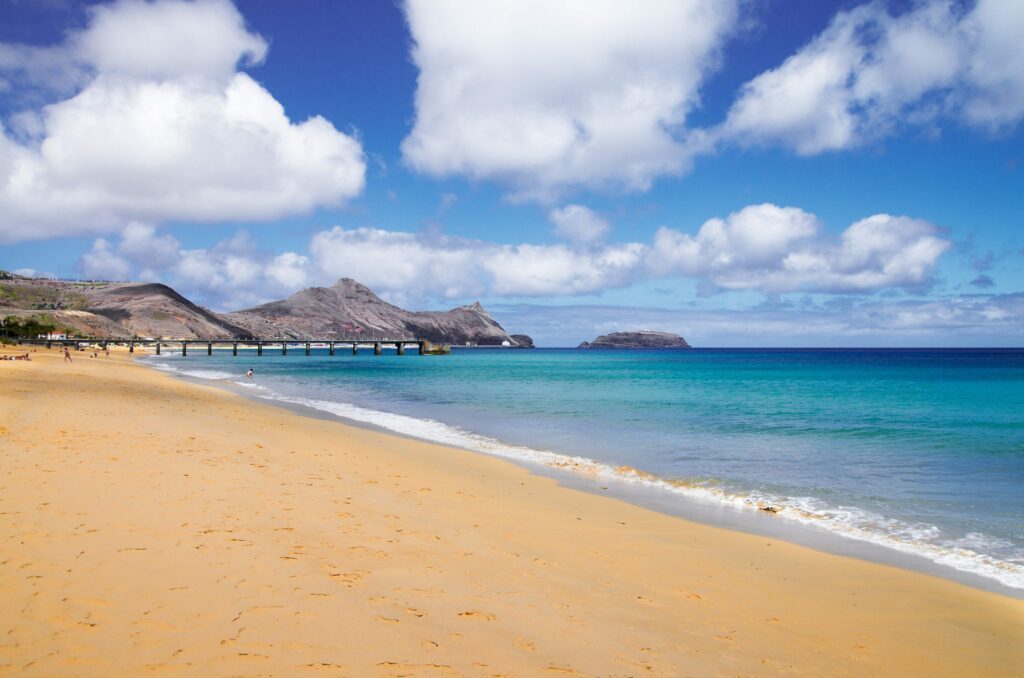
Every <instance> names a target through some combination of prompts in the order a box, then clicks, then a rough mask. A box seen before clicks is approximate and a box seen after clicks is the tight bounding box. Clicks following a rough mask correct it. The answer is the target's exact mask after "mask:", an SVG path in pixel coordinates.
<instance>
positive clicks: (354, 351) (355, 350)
mask: <svg viewBox="0 0 1024 678" xmlns="http://www.w3.org/2000/svg"><path fill="white" fill-rule="evenodd" d="M352 355H359V344H357V343H355V342H352Z"/></svg>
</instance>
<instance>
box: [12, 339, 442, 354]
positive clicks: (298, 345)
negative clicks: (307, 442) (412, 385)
mask: <svg viewBox="0 0 1024 678" xmlns="http://www.w3.org/2000/svg"><path fill="white" fill-rule="evenodd" d="M18 343H19V344H27V345H32V346H46V348H51V347H52V346H53V345H54V344H56V345H57V346H73V347H74V348H75V350H78V349H80V348H82V347H83V346H92V347H98V348H101V349H106V348H107V346H109V345H111V344H119V345H124V346H127V347H128V352H129V353H135V347H136V346H138V347H155V349H156V355H160V354H161V351H162V349H164V348H171V349H176V348H180V349H181V354H182V355H188V352H189V349H190V348H191V349H192V351H193V352H194V351H195V350H196V349H198V350H199V351H200V352H205V353H206V355H213V349H214V348H217V349H224V350H226V349H228V348H230V349H231V355H235V356H237V355H238V348H239V347H240V346H241V347H242V348H243V350H252V349H255V350H256V355H257V356H262V355H263V352H264V350H274V351H277V350H279V351H280V352H281V355H288V350H289V349H292V350H301V351H303V352H304V353H305V355H312V350H313V348H314V347H316V348H326V349H327V354H328V355H332V356H333V355H335V353H336V352H337V350H338V349H343V350H344V349H349V348H350V349H351V350H352V355H358V354H359V350H360V349H373V354H374V355H382V354H383V353H384V349H385V348H393V349H395V353H397V354H398V355H405V351H406V348H407V347H415V348H416V352H417V354H419V355H424V354H425V353H426V352H427V349H428V348H429V346H430V342H429V341H427V340H426V339H376V338H374V339H365V338H364V339H358V338H353V339H118V338H111V337H78V338H71V339H20V340H18Z"/></svg>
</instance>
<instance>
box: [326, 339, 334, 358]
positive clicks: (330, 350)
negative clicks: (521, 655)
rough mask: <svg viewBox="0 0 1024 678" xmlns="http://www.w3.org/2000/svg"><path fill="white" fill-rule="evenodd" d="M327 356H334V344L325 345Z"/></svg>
mask: <svg viewBox="0 0 1024 678" xmlns="http://www.w3.org/2000/svg"><path fill="white" fill-rule="evenodd" d="M327 355H334V342H333V341H332V342H331V343H329V344H328V345H327Z"/></svg>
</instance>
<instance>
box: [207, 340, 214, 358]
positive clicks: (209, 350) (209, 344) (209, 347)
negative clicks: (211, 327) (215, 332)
mask: <svg viewBox="0 0 1024 678" xmlns="http://www.w3.org/2000/svg"><path fill="white" fill-rule="evenodd" d="M206 355H213V342H212V341H208V342H206Z"/></svg>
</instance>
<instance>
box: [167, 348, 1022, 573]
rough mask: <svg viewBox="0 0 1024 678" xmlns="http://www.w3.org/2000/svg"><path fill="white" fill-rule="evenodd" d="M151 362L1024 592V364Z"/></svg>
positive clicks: (511, 359)
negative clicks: (895, 553)
mask: <svg viewBox="0 0 1024 678" xmlns="http://www.w3.org/2000/svg"><path fill="white" fill-rule="evenodd" d="M148 360H149V361H151V362H152V363H154V364H156V366H159V367H162V368H163V369H169V370H174V371H178V372H181V373H184V374H186V375H189V376H192V377H198V378H204V379H212V380H223V381H227V382H231V383H237V384H242V385H245V386H248V387H249V388H250V390H251V392H252V393H253V395H257V396H262V397H267V398H272V399H277V400H280V401H284V402H290V403H298V404H302V405H306V406H309V407H313V408H316V409H318V410H322V411H324V412H329V413H333V414H336V415H338V416H341V417H344V418H347V419H351V420H355V421H360V422H364V423H370V424H375V425H378V426H381V427H384V428H387V429H391V430H394V431H397V432H400V433H404V434H407V435H412V436H416V437H421V438H426V439H430V440H435V441H438V442H442V443H447V444H452V445H457V446H460V447H464V448H467V449H471V450H477V451H481V452H487V453H490V454H497V455H501V456H506V457H512V458H519V459H522V460H525V461H528V462H533V463H541V464H546V465H549V466H554V467H559V468H567V469H570V470H574V471H578V472H580V473H582V474H590V475H595V474H596V475H597V476H600V477H607V478H615V479H618V480H622V481H625V482H629V483H634V484H635V485H636V486H638V487H641V488H643V487H649V488H651V489H656V490H657V491H659V492H662V493H664V492H666V491H668V492H670V493H674V494H672V496H676V495H678V497H679V500H680V501H698V502H711V503H721V504H728V505H731V506H734V507H740V510H744V509H746V510H749V511H751V512H756V511H757V510H758V509H759V507H762V506H766V505H770V506H773V507H775V508H777V509H778V513H777V515H778V516H779V517H780V518H781V519H788V520H792V521H796V522H800V523H806V524H811V525H815V526H818V527H819V528H824V529H827V530H830V531H833V532H836V533H838V534H841V535H844V536H846V537H849V538H851V539H859V540H862V541H868V542H873V543H876V544H881V545H883V546H887V547H889V548H892V549H896V550H899V551H904V552H910V553H915V554H918V555H921V556H924V557H925V558H928V559H930V560H932V561H934V562H937V563H941V564H945V565H949V566H952V567H954V568H956V569H958V570H961V571H965V572H972V573H975V574H978V575H981V576H984V577H988V578H991V579H995V580H997V581H999V582H1001V583H1002V584H1004V585H1006V586H1010V587H1013V588H1019V589H1024V350H986V349H971V350H918V349H914V350H855V349H836V350H833V349H828V350H808V349H790V350H782V349H764V350H759V349H747V350H737V349H720V350H717V349H696V350H689V351H593V350H592V351H581V350H575V349H535V350H499V349H490V350H488V349H477V350H471V349H465V350H460V349H456V350H455V351H454V352H453V354H452V355H450V356H422V357H421V356H416V355H412V354H410V355H406V356H404V357H399V356H396V355H394V354H393V352H390V355H389V352H387V351H386V352H385V355H383V356H374V355H373V354H372V351H369V350H364V351H363V352H362V353H361V354H360V355H359V356H356V357H353V356H352V355H351V354H350V352H346V351H342V350H339V351H338V355H336V356H334V357H330V356H328V355H327V351H326V350H324V349H319V350H317V349H314V352H313V355H312V356H308V357H307V356H305V355H304V354H303V351H302V350H301V349H299V350H296V349H295V348H293V349H292V350H290V352H289V355H288V356H281V355H280V353H279V352H274V351H269V350H268V351H266V352H265V355H264V356H263V357H256V355H255V352H248V353H244V354H243V355H240V356H238V357H232V356H231V354H230V351H227V352H217V351H215V353H214V355H213V356H207V355H205V351H202V352H201V355H189V356H188V357H186V358H183V357H181V356H180V355H177V356H167V355H165V356H162V357H160V358H156V357H154V358H150V359H148ZM249 367H252V368H253V369H254V370H255V379H254V380H253V382H252V383H249V382H248V381H247V380H246V379H245V378H244V373H245V370H246V369H247V368H249Z"/></svg>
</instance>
